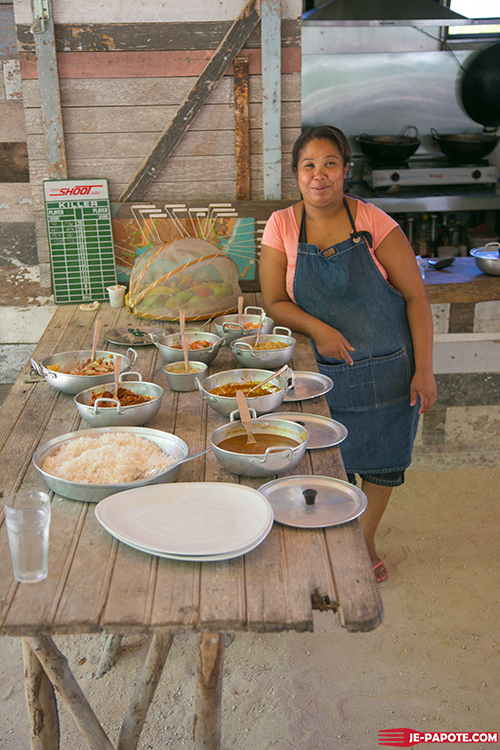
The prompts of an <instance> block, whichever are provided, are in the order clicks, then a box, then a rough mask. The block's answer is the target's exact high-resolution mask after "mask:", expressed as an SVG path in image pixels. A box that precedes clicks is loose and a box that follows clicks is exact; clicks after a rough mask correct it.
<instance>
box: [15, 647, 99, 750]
mask: <svg viewBox="0 0 500 750" xmlns="http://www.w3.org/2000/svg"><path fill="white" fill-rule="evenodd" d="M28 640H29V644H30V646H31V648H32V649H33V651H34V652H35V654H36V656H37V658H38V660H39V661H40V663H41V665H42V667H43V668H44V670H45V673H46V674H47V676H48V677H49V679H50V681H51V683H52V685H53V686H54V688H55V689H56V690H57V692H58V693H59V695H60V696H61V698H62V700H63V701H64V705H65V706H66V708H67V709H68V711H69V712H70V714H71V716H72V717H73V720H74V722H75V724H76V725H77V727H78V729H79V731H80V734H81V735H82V737H84V738H85V740H86V742H87V744H88V746H89V747H90V748H92V750H113V746H112V744H111V742H110V741H109V739H108V737H107V735H106V733H105V731H104V729H103V728H102V727H101V725H100V723H99V721H98V719H97V717H96V715H95V713H94V712H93V711H92V708H91V707H90V704H89V702H88V701H87V699H86V697H85V695H84V694H83V692H82V689H81V688H80V686H79V684H78V682H77V681H76V679H75V677H74V675H73V673H72V672H71V670H70V668H69V666H68V660H67V659H66V657H65V656H64V654H62V653H61V652H60V651H59V649H58V648H57V646H56V644H55V643H54V641H53V640H52V638H49V636H38V637H30V638H29V639H28Z"/></svg>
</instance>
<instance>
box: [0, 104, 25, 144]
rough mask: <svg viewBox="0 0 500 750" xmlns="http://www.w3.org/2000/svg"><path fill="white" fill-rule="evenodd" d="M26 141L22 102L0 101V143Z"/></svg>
mask: <svg viewBox="0 0 500 750" xmlns="http://www.w3.org/2000/svg"><path fill="white" fill-rule="evenodd" d="M25 140H26V127H25V124H24V110H23V105H22V102H16V101H8V102H6V101H2V106H1V107H0V142H7V143H12V142H13V141H17V142H19V143H23V142H24V141H25Z"/></svg>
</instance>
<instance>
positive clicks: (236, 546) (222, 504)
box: [95, 482, 272, 557]
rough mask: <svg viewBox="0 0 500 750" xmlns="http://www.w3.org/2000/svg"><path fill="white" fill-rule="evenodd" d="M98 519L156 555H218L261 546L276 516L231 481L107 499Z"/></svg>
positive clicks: (158, 488) (188, 484) (154, 488)
mask: <svg viewBox="0 0 500 750" xmlns="http://www.w3.org/2000/svg"><path fill="white" fill-rule="evenodd" d="M95 514H96V517H97V520H98V521H99V522H100V523H101V524H102V525H103V526H104V528H105V529H106V530H107V531H109V533H110V534H112V535H113V536H115V535H116V534H118V535H119V536H120V540H121V541H125V542H128V543H132V544H135V545H139V546H140V547H142V548H143V549H147V550H150V551H154V553H155V554H156V553H164V554H174V555H190V556H193V555H194V556H197V557H198V556H200V555H220V554H227V553H233V552H235V551H238V550H240V549H242V548H243V547H245V546H247V545H250V544H252V543H253V542H255V541H257V540H258V539H259V538H260V536H261V535H262V533H263V532H264V529H265V528H266V527H267V525H268V523H269V515H270V514H271V515H272V510H271V509H270V506H269V503H268V502H267V500H266V498H265V497H264V496H263V495H262V494H261V493H260V492H258V490H254V489H253V488H251V487H245V486H244V485H240V484H233V483H230V482H184V483H182V482H180V483H177V484H175V487H174V485H149V486H148V487H140V488H137V489H133V490H126V491H125V492H118V493H116V494H114V495H110V496H109V497H106V498H105V499H104V500H101V502H100V503H99V504H98V505H97V506H96V509H95Z"/></svg>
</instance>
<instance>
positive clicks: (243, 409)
mask: <svg viewBox="0 0 500 750" xmlns="http://www.w3.org/2000/svg"><path fill="white" fill-rule="evenodd" d="M236 401H237V402H238V409H239V412H240V419H241V421H242V422H243V427H244V428H245V430H246V432H247V445H255V444H256V443H257V441H256V439H255V437H254V434H253V432H252V418H251V416H250V412H249V410H248V404H247V400H246V398H245V394H244V393H243V391H236Z"/></svg>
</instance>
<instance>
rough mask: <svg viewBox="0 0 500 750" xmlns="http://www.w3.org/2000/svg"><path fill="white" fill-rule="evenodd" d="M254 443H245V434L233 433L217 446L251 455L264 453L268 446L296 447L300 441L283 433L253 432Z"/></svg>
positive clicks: (284, 448) (231, 451)
mask: <svg viewBox="0 0 500 750" xmlns="http://www.w3.org/2000/svg"><path fill="white" fill-rule="evenodd" d="M253 436H254V438H255V440H256V441H257V442H256V443H250V444H247V434H246V433H244V434H243V435H233V436H232V437H228V438H226V439H225V440H222V441H221V442H220V443H219V444H218V445H217V448H221V449H222V450H224V451H229V452H230V453H251V454H252V455H256V454H260V453H265V452H266V450H267V449H268V448H282V449H283V450H286V449H287V448H297V447H298V446H299V445H300V443H299V442H298V440H292V438H289V437H285V436H284V435H273V434H272V433H268V432H263V433H259V432H257V433H255V432H254V433H253Z"/></svg>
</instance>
